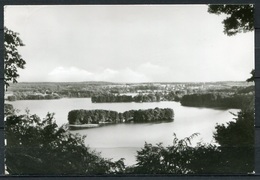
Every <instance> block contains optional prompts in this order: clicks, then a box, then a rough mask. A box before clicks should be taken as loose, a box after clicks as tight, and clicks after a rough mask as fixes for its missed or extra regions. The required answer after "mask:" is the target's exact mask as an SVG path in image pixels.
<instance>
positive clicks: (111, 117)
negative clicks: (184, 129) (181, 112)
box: [68, 108, 174, 125]
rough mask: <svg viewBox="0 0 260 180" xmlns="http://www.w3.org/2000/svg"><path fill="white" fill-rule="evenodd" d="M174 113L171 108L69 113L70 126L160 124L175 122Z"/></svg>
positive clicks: (76, 111)
mask: <svg viewBox="0 0 260 180" xmlns="http://www.w3.org/2000/svg"><path fill="white" fill-rule="evenodd" d="M173 119H174V112H173V110H172V109H170V108H155V109H142V110H141V109H139V110H130V111H125V112H123V113H118V112H116V111H109V110H83V109H81V110H72V111H70V112H69V113H68V121H69V124H73V125H82V124H102V123H123V122H126V123H127V122H134V123H144V122H160V121H173Z"/></svg>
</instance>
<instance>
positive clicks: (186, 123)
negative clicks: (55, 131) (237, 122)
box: [10, 98, 238, 165]
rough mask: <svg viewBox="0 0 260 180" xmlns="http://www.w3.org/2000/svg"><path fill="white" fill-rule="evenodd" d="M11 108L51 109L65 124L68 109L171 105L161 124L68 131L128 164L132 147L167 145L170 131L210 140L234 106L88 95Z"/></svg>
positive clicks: (43, 112) (17, 103) (41, 112)
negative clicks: (94, 99) (168, 118)
mask: <svg viewBox="0 0 260 180" xmlns="http://www.w3.org/2000/svg"><path fill="white" fill-rule="evenodd" d="M10 103H11V104H13V106H14V108H16V109H20V110H21V111H20V113H21V114H22V113H24V110H25V109H26V108H28V109H29V110H30V113H31V114H37V115H38V116H40V117H41V118H43V117H45V115H46V114H47V112H55V119H56V122H57V124H58V125H62V124H65V123H67V115H68V112H69V111H71V110H74V109H106V110H114V111H118V112H124V111H127V110H131V109H148V108H155V107H159V108H172V109H173V110H174V114H175V117H174V121H173V122H165V123H147V124H115V125H108V126H103V127H99V128H92V129H83V130H77V131H72V133H79V134H82V135H86V136H87V138H86V140H85V142H86V145H89V146H90V147H91V148H93V149H96V150H97V151H101V153H102V155H103V157H107V158H113V159H114V160H118V159H119V158H121V157H123V158H125V159H126V160H125V162H126V164H128V165H131V164H134V163H135V155H136V150H140V149H141V148H142V147H143V146H144V143H145V142H148V143H152V144H156V143H158V142H162V143H163V144H164V145H171V144H172V140H173V133H176V134H177V137H178V138H184V137H187V136H190V135H191V134H193V133H200V136H199V137H197V138H195V139H194V143H196V142H198V141H200V140H202V141H203V142H208V143H210V142H213V141H212V135H213V131H214V127H215V125H216V123H219V124H221V123H225V122H227V121H231V120H233V115H232V114H230V113H229V111H231V112H233V113H235V112H237V111H238V110H236V109H229V110H223V109H210V108H194V107H184V106H181V105H180V103H177V102H153V103H91V100H90V98H80V99H78V98H71V99H68V98H67V99H59V100H21V101H14V102H10Z"/></svg>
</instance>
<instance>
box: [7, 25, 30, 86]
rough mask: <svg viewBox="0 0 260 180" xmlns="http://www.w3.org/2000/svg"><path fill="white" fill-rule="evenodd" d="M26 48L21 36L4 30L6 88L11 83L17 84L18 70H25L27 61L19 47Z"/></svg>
mask: <svg viewBox="0 0 260 180" xmlns="http://www.w3.org/2000/svg"><path fill="white" fill-rule="evenodd" d="M20 46H24V44H23V42H22V40H21V39H20V38H19V34H18V33H16V32H14V31H12V30H9V29H7V28H6V27H5V28H4V48H5V52H4V82H5V88H6V89H7V88H8V86H9V82H10V81H12V82H13V83H17V78H18V77H19V74H18V68H21V69H24V65H25V64H26V62H25V60H24V59H23V58H22V57H21V55H20V54H19V53H18V49H17V48H18V47H20Z"/></svg>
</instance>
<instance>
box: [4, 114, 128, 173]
mask: <svg viewBox="0 0 260 180" xmlns="http://www.w3.org/2000/svg"><path fill="white" fill-rule="evenodd" d="M5 133H6V134H5V135H6V140H7V144H6V149H5V158H6V167H7V171H8V172H9V173H10V174H13V175H14V174H19V175H36V174H38V175H39V174H41V175H46V174H48V175H62V174H70V175H73V174H74V175H76V174H77V175H79V174H85V175H86V174H88V175H97V174H108V173H109V174H115V173H121V172H123V171H124V168H125V165H124V162H123V159H120V160H118V161H116V162H112V161H111V160H109V159H105V158H102V157H101V156H100V154H99V153H97V152H94V151H92V150H90V148H89V147H86V146H85V142H84V137H82V136H80V135H78V134H76V135H74V134H71V133H70V132H69V131H67V128H66V126H61V127H58V126H57V124H56V123H55V121H54V118H53V114H47V116H46V118H45V119H43V120H41V119H40V118H39V117H38V116H36V115H30V114H26V115H20V116H17V115H9V116H7V118H6V127H5Z"/></svg>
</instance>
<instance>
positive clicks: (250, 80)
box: [246, 69, 255, 82]
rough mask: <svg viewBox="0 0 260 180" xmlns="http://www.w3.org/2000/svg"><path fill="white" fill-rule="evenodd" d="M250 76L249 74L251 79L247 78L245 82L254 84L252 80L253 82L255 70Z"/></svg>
mask: <svg viewBox="0 0 260 180" xmlns="http://www.w3.org/2000/svg"><path fill="white" fill-rule="evenodd" d="M250 74H251V77H250V78H248V79H247V80H246V81H247V82H254V80H255V70H254V69H253V70H252V71H251V73H250Z"/></svg>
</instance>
